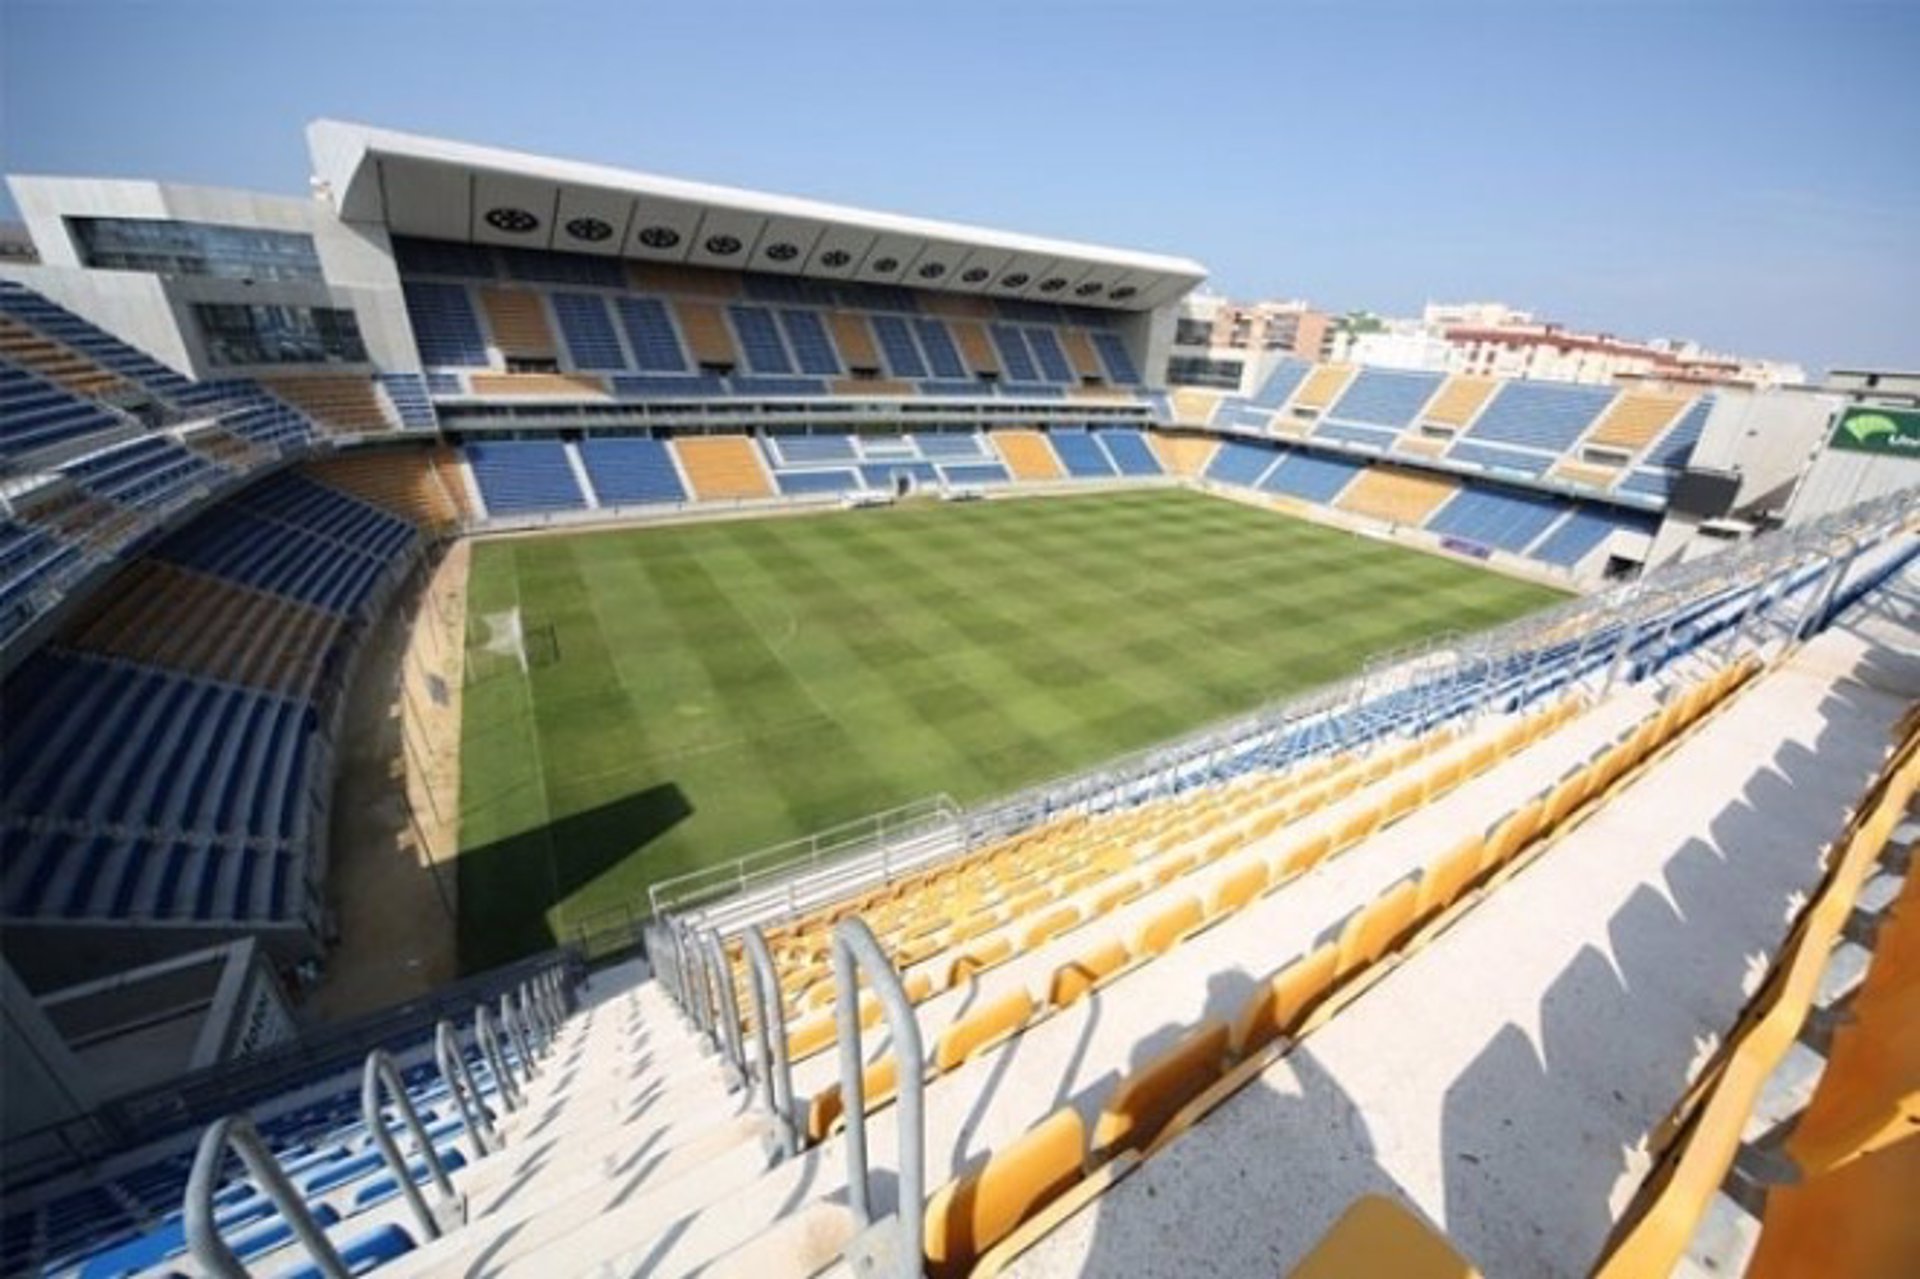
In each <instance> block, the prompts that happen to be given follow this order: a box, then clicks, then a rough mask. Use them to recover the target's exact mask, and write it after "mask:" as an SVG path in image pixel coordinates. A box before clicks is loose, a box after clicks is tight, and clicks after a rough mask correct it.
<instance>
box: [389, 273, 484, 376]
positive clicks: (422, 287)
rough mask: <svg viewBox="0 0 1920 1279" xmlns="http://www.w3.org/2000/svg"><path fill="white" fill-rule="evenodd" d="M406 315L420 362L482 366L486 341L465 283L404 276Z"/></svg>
mask: <svg viewBox="0 0 1920 1279" xmlns="http://www.w3.org/2000/svg"><path fill="white" fill-rule="evenodd" d="M400 287H401V291H402V293H403V294H404V295H405V297H406V300H407V319H408V321H409V322H410V323H411V324H412V325H413V340H414V345H415V346H417V347H419V349H420V360H421V362H422V363H423V364H428V365H440V366H443V367H449V368H485V367H486V366H487V342H486V339H485V338H484V337H482V336H481V334H480V316H479V314H478V313H477V312H476V311H475V310H474V309H473V299H472V298H471V297H469V296H468V294H467V286H466V285H464V284H446V283H441V282H437V281H428V280H405V281H402V282H401V286H400Z"/></svg>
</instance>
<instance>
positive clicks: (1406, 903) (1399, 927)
mask: <svg viewBox="0 0 1920 1279" xmlns="http://www.w3.org/2000/svg"><path fill="white" fill-rule="evenodd" d="M1419 896H1420V890H1419V887H1418V886H1417V885H1416V884H1415V883H1414V882H1413V881H1412V880H1409V879H1403V880H1401V881H1400V882H1399V883H1397V884H1395V885H1394V886H1393V887H1392V888H1389V889H1388V890H1387V891H1386V892H1384V893H1382V894H1381V895H1380V896H1379V897H1378V898H1377V899H1375V901H1374V902H1373V904H1371V905H1369V906H1367V907H1365V908H1363V909H1361V910H1360V911H1358V912H1357V913H1356V914H1355V915H1354V916H1353V917H1352V918H1351V919H1349V920H1348V921H1347V926H1346V927H1345V928H1343V929H1341V930H1340V941H1339V943H1338V944H1339V947H1340V962H1339V966H1338V977H1339V979H1340V980H1341V981H1345V980H1347V979H1348V978H1350V977H1352V976H1354V975H1355V974H1356V973H1358V972H1360V971H1361V970H1362V969H1365V968H1367V967H1369V966H1371V965H1372V964H1374V963H1377V962H1378V961H1379V959H1380V958H1381V956H1383V955H1385V954H1386V953H1387V952H1388V951H1389V950H1392V949H1393V946H1394V944H1395V943H1396V942H1398V941H1399V940H1400V939H1401V938H1402V937H1404V936H1405V935H1406V934H1407V932H1408V930H1409V929H1411V928H1412V926H1413V910H1414V906H1415V904H1416V903H1417V902H1418V901H1419Z"/></svg>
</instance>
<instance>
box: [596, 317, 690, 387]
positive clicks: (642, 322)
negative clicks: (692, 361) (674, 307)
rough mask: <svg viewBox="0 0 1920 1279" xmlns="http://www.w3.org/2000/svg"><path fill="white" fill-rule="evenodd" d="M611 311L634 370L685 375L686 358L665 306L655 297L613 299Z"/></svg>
mask: <svg viewBox="0 0 1920 1279" xmlns="http://www.w3.org/2000/svg"><path fill="white" fill-rule="evenodd" d="M614 309H615V310H616V311H617V312H618V313H619V315H620V327H621V328H622V329H624V330H625V331H626V334H627V345H628V346H630V347H632V348H633V362H634V366H635V367H636V368H639V369H641V370H642V371H644V372H649V373H686V372H688V371H689V369H688V366H687V355H686V352H685V350H683V349H682V348H681V345H680V334H679V331H678V330H676V329H675V328H674V325H673V316H672V314H671V313H670V312H669V311H668V310H667V306H666V303H664V302H662V301H660V300H659V299H658V298H616V299H614Z"/></svg>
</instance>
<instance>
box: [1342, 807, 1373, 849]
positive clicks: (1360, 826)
mask: <svg viewBox="0 0 1920 1279" xmlns="http://www.w3.org/2000/svg"><path fill="white" fill-rule="evenodd" d="M1381 816H1382V813H1381V809H1380V807H1379V806H1378V805H1374V806H1371V807H1368V808H1364V809H1362V810H1361V811H1359V812H1357V813H1355V814H1353V816H1351V817H1349V818H1347V819H1346V820H1345V821H1343V822H1341V823H1340V824H1339V825H1338V826H1336V827H1335V828H1334V831H1333V849H1332V851H1334V852H1336V853H1337V852H1344V851H1345V850H1346V849H1349V848H1352V847H1353V846H1354V845H1355V844H1357V843H1359V842H1360V841H1361V840H1363V839H1365V838H1366V837H1367V836H1369V835H1371V834H1373V832H1374V831H1376V830H1378V829H1379V827H1380V818H1381Z"/></svg>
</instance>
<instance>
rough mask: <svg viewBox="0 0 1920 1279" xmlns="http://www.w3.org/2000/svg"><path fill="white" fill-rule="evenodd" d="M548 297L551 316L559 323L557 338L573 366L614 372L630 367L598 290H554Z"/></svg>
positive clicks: (605, 301)
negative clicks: (549, 297)
mask: <svg viewBox="0 0 1920 1279" xmlns="http://www.w3.org/2000/svg"><path fill="white" fill-rule="evenodd" d="M550 296H551V300H552V302H553V314H554V318H555V319H557V320H558V321H559V322H560V337H561V340H563V341H564V342H565V343H566V344H567V355H568V357H569V358H570V359H571V360H572V361H573V367H574V368H576V369H592V370H608V371H614V370H620V369H626V368H630V367H631V365H630V364H629V363H628V361H627V353H626V351H625V350H624V349H623V348H622V347H621V345H620V335H619V334H618V333H616V332H615V331H614V327H613V317H612V315H611V314H610V313H609V312H608V311H607V300H606V299H605V298H603V297H601V296H600V295H599V294H598V293H559V292H556V293H553V294H552V295H550Z"/></svg>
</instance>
